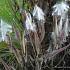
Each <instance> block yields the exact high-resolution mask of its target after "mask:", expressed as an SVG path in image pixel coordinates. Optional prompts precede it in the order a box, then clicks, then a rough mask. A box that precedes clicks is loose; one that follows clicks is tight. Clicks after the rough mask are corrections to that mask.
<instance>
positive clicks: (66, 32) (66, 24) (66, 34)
mask: <svg viewBox="0 0 70 70" xmlns="http://www.w3.org/2000/svg"><path fill="white" fill-rule="evenodd" d="M64 31H65V33H64V35H65V37H66V36H68V17H67V18H66V22H65V25H64Z"/></svg>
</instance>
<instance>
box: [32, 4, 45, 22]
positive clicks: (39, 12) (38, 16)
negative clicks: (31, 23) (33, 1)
mask: <svg viewBox="0 0 70 70" xmlns="http://www.w3.org/2000/svg"><path fill="white" fill-rule="evenodd" d="M44 15H45V14H44V12H43V10H42V9H41V8H40V7H38V6H37V5H35V6H34V10H33V16H34V17H35V18H36V19H38V20H40V21H45V18H44Z"/></svg>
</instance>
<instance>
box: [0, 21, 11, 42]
mask: <svg viewBox="0 0 70 70" xmlns="http://www.w3.org/2000/svg"><path fill="white" fill-rule="evenodd" d="M0 25H1V27H0V31H1V36H2V38H1V39H2V40H3V41H4V40H6V38H7V37H6V34H7V32H12V26H11V25H9V24H7V23H5V22H4V21H3V20H1V23H0Z"/></svg>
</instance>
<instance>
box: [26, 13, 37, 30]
mask: <svg viewBox="0 0 70 70" xmlns="http://www.w3.org/2000/svg"><path fill="white" fill-rule="evenodd" d="M25 25H26V29H27V30H31V31H35V30H36V29H35V27H36V26H35V24H33V22H32V17H31V15H30V13H27V12H26V21H25Z"/></svg>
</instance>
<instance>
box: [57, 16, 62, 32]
mask: <svg viewBox="0 0 70 70" xmlns="http://www.w3.org/2000/svg"><path fill="white" fill-rule="evenodd" d="M61 30H62V17H61V19H60V22H59V25H58V31H59V32H60V31H61Z"/></svg>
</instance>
